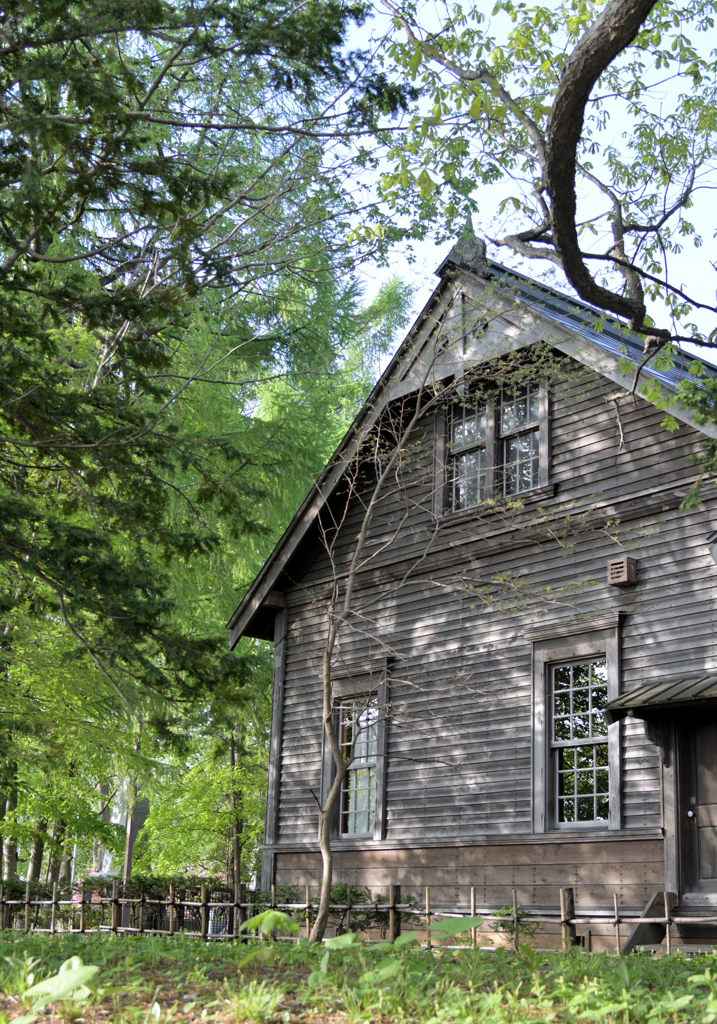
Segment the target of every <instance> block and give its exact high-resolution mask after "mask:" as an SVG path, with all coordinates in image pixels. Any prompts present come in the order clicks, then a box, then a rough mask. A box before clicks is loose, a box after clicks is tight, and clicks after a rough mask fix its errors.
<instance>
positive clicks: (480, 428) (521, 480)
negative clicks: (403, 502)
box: [447, 382, 549, 512]
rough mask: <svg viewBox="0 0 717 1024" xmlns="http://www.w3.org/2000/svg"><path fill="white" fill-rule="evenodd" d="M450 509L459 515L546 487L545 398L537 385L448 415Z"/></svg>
mask: <svg viewBox="0 0 717 1024" xmlns="http://www.w3.org/2000/svg"><path fill="white" fill-rule="evenodd" d="M448 441H449V451H448V501H447V504H448V509H449V511H451V512H459V511H461V510H463V509H467V508H473V507H475V506H478V505H480V504H482V503H483V502H485V501H489V500H491V499H495V498H499V497H515V496H520V495H522V494H525V493H527V492H529V491H534V490H536V489H537V488H538V487H541V486H543V485H546V484H547V483H548V470H549V451H548V447H549V442H548V395H547V385H546V384H541V383H538V382H535V383H530V384H526V385H524V386H522V387H518V388H514V389H504V390H503V392H496V393H495V394H494V395H491V396H488V397H485V398H481V399H479V398H477V396H475V395H474V394H473V395H471V393H470V392H468V393H467V394H465V395H462V396H461V397H460V398H458V399H457V400H456V401H455V402H454V403H453V405H452V408H451V410H450V425H449V437H448Z"/></svg>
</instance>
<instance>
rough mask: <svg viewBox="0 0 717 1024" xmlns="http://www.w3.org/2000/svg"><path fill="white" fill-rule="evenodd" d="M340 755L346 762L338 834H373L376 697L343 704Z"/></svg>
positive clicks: (374, 819) (376, 753)
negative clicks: (347, 763)
mask: <svg viewBox="0 0 717 1024" xmlns="http://www.w3.org/2000/svg"><path fill="white" fill-rule="evenodd" d="M341 753H342V754H343V755H344V759H345V760H346V761H348V762H349V765H348V768H347V769H346V774H345V776H344V781H343V784H342V787H341V825H340V831H341V834H342V835H366V834H368V833H373V829H374V824H375V821H376V772H377V762H378V700H377V698H375V697H371V698H370V699H368V700H350V701H344V703H342V705H341Z"/></svg>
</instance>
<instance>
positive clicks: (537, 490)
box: [441, 484, 558, 525]
mask: <svg viewBox="0 0 717 1024" xmlns="http://www.w3.org/2000/svg"><path fill="white" fill-rule="evenodd" d="M557 489H558V486H557V484H543V486H542V487H533V488H532V490H530V491H523V493H522V494H517V495H516V496H515V498H513V499H511V500H510V501H509V502H508V501H505V500H503V499H502V498H501V499H496V500H495V501H493V502H491V503H487V502H484V503H483V504H482V505H471V507H470V508H462V509H460V511H458V512H453V511H451V510H449V511H447V512H444V513H443V515H442V516H441V525H443V524H444V523H445V524H446V525H453V523H462V522H464V521H465V520H467V519H476V518H480V519H483V518H485V517H486V516H493V515H497V514H498V513H501V512H505V511H506V510H510V511H518V510H517V509H515V506H516V505H517V503H518V502H520V503H521V505H534V504H536V503H537V502H539V501H545V500H547V499H550V498H554V497H555V494H556V492H557Z"/></svg>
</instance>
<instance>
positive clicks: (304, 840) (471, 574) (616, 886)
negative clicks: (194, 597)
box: [276, 369, 717, 905]
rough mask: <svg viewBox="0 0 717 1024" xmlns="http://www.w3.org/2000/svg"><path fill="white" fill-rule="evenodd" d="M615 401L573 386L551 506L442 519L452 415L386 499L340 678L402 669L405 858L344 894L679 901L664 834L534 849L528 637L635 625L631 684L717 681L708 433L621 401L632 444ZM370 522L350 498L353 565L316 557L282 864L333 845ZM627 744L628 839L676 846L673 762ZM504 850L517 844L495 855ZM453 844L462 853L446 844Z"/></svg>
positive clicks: (634, 731)
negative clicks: (629, 575)
mask: <svg viewBox="0 0 717 1024" xmlns="http://www.w3.org/2000/svg"><path fill="white" fill-rule="evenodd" d="M614 393H615V385H614V384H613V383H612V382H611V381H609V380H605V379H603V378H601V377H599V376H598V375H597V374H595V373H592V372H589V371H584V370H583V369H581V370H580V371H579V373H577V374H576V376H574V377H573V378H571V379H569V380H567V381H566V382H564V383H562V384H559V385H556V386H555V387H554V389H553V394H552V395H551V406H550V415H551V472H550V479H551V481H552V482H553V483H554V484H555V485H556V493H555V495H554V497H552V498H551V497H546V498H545V499H544V500H541V502H540V503H539V505H538V506H536V507H531V506H530V505H526V506H525V507H524V508H523V509H522V510H521V509H517V510H516V509H514V510H513V511H512V512H500V511H495V512H492V513H486V512H485V510H477V511H476V512H475V513H468V514H464V513H459V514H457V515H455V516H452V515H450V514H449V515H445V516H443V517H442V518H441V520H440V521H439V522H438V524H437V523H436V519H435V517H434V515H433V512H432V509H433V496H434V492H435V488H436V487H437V486H438V485H439V484H440V481H437V480H436V479H434V455H433V453H434V446H435V443H436V434H435V431H436V429H438V428H439V426H440V421H439V420H435V419H433V418H428V419H427V420H426V422H425V424H424V425H423V427H422V432H421V434H420V435H418V436H417V439H416V442H417V443H416V447H415V449H413V450H412V451H411V453H410V457H408V458H407V459H406V460H405V461H404V464H403V466H402V467H401V474H400V484H401V486H400V487H394V488H393V489H392V491H391V492H390V493H388V494H386V495H385V496H384V497H383V498H382V499H381V500H380V501H379V503H378V506H377V509H376V512H375V514H374V517H373V520H372V522H371V525H370V528H369V532H368V542H367V548H366V556H367V557H366V559H365V560H364V562H363V564H362V569H361V572H360V573H359V577H358V580H357V586H356V595H355V602H354V611H355V612H357V618H356V628H355V629H347V630H344V631H343V632H342V633H341V635H340V639H339V643H338V647H337V664H340V666H341V671H342V672H344V673H347V672H350V671H351V669H352V667H353V670H354V671H356V672H360V671H361V665H362V664H365V662H366V661H367V660H370V661H372V662H373V663H380V662H381V661H382V660H385V659H386V658H387V657H388V656H390V657H391V658H392V659H394V660H393V662H392V667H391V680H390V702H391V708H390V714H389V721H388V737H387V770H386V798H385V799H386V840H385V843H386V844H388V845H389V846H390V844H391V843H392V842H398V843H402V844H404V847H405V848H401V849H396V850H391V849H383V847H382V845H381V844H368V846H369V847H370V848H369V849H365V850H359V849H356V850H354V851H353V852H349V851H347V850H343V851H342V850H341V849H339V851H338V852H337V880H339V881H350V882H352V883H353V884H361V885H364V884H366V885H369V886H371V887H372V888H375V887H379V886H380V885H382V884H388V882H391V883H394V884H406V885H408V884H411V885H421V884H431V885H439V884H443V883H442V882H440V881H439V879H441V878H443V879H445V884H452V885H477V886H481V887H483V888H482V892H483V895H482V896H479V899H483V900H484V901H485V902H487V903H488V904H490V903H496V902H497V903H498V904H499V905H500V903H501V902H506V899H505V898H504V895H505V893H506V891H509V888H510V886H511V885H517V886H518V888H519V898H520V899H521V901H523V902H525V903H541V902H544V903H554V902H555V901H556V899H557V889H558V888H559V887H560V886H562V885H568V884H574V885H576V886H577V893H578V900H580V899H584V900H588V901H589V900H591V899H594V900H599V899H600V898H602V897H601V896H600V891H601V890H600V886H601V885H603V886H611V887H612V888H611V892H612V891H616V892H618V893H619V894H620V898H621V900H622V899H624V900H625V901H627V902H634V903H636V904H639V903H640V902H643V901H644V898H646V896H649V894H650V892H651V891H653V889H655V888H660V887H661V886H662V885H663V883H664V863H663V856H662V843H661V840H659V839H657V838H655V839H651V840H649V841H647V840H646V841H645V842H643V843H640V842H637V841H636V840H630V841H627V840H626V841H625V842H616V840H615V839H614V838H612V839H611V841H610V842H605V843H604V844H603V845H602V846H601V844H600V843H598V842H591V841H585V842H580V841H579V840H577V839H575V838H574V834H573V833H565V838H561V837H556V835H555V834H549V835H547V836H545V837H544V842H542V843H541V842H538V839H539V837H537V836H533V837H532V839H531V844H529V845H520V843H525V842H526V837H531V817H532V761H531V758H532V754H531V751H532V728H533V727H532V715H533V712H532V700H533V680H532V668H531V646H530V644H529V643H528V642H527V641H526V640H525V639H524V633H525V632H526V630H529V629H531V628H532V627H534V626H535V625H536V624H538V623H541V624H542V623H556V624H558V623H560V622H562V621H565V620H567V619H572V618H574V617H576V616H582V617H584V618H586V619H590V618H591V617H595V616H600V615H604V614H606V613H607V612H610V611H617V610H621V611H624V612H626V616H625V618H624V621H623V625H622V632H621V652H620V656H621V686H622V688H623V690H630V689H633V688H636V687H638V686H640V685H642V684H643V683H644V682H645V681H646V680H651V679H656V678H669V677H670V676H675V677H678V676H680V675H686V674H689V673H696V672H701V671H705V670H708V669H713V668H715V667H717V647H716V646H715V639H716V638H715V590H716V584H717V570H716V569H715V566H714V564H713V563H712V561H711V558H710V557H709V553H708V551H707V549H706V546H705V537H706V534H707V533H708V532H709V531H710V530H711V529H713V528H714V527H715V526H717V521H716V519H717V516H716V515H715V511H714V503H713V501H712V500H710V501H706V502H704V503H703V504H702V505H700V506H699V507H698V508H696V509H693V510H688V511H684V510H681V509H680V507H679V505H680V502H681V500H682V498H683V497H684V496H685V494H686V493H687V490H688V488H689V487H690V486H691V484H692V482H693V480H694V479H695V475H696V473H695V467H694V465H692V464H691V463H690V461H689V460H690V457H691V456H692V455H694V453H695V452H697V451H698V450H699V446H700V442H701V435H700V434H699V433H698V432H697V431H696V430H694V429H693V428H691V427H685V426H681V427H680V428H679V430H677V431H675V432H674V433H669V432H667V431H666V430H665V429H664V428H662V427H661V426H660V423H661V421H662V419H663V418H664V414H663V413H661V412H659V411H658V410H656V409H654V408H653V407H652V406H650V405H649V404H647V403H646V402H644V401H643V400H642V399H640V398H626V397H623V398H622V399H620V401H619V412H620V422H621V425H622V432H623V438H624V443H623V444H622V446H621V439H620V430H619V426H618V421H617V417H616V412H615V405H614V404H613V403H611V402H609V401H606V396H609V395H614ZM675 492H678V493H677V494H676V493H675ZM365 497H366V496H364V498H365ZM363 508H364V503H363V502H362V501H361V500H358V499H357V500H354V501H353V502H352V504H351V506H350V507H349V509H348V512H347V514H346V517H345V520H344V523H343V527H342V530H341V533H340V535H339V537H338V539H337V540H336V543H335V545H334V551H333V557H332V558H330V557H329V555H328V553H327V552H326V550H325V549H324V548H323V546H322V545H321V543H320V542H319V541H316V544H315V548H314V554H313V556H312V558H311V559H310V560H309V563H310V564H309V565H308V568H307V569H306V571H305V572H304V574H303V576H302V578H301V580H300V581H298V582H296V583H294V584H293V585H292V586H290V587H289V588H288V589H287V590H286V596H287V602H288V609H289V611H288V614H289V630H288V637H287V654H286V678H285V703H284V718H283V734H282V761H281V764H282V775H281V787H280V799H279V833H278V834H279V849H280V848H281V845H282V844H284V845H286V846H292V847H296V846H297V844H299V846H298V847H297V848H300V847H301V844H308V847H310V848H311V849H312V850H313V849H314V846H315V842H316V832H317V814H316V807H315V803H314V799H313V796H312V794H311V790H312V789H313V790H314V792H316V793H317V794H318V792H319V790H320V787H321V761H322V736H321V729H322V726H321V694H320V675H321V657H322V653H323V649H322V648H323V643H324V638H325V636H326V629H327V624H326V615H327V607H328V600H329V596H330V592H331V586H332V581H333V579H334V574H335V573H338V575H339V578H341V574H342V573H344V572H345V571H346V569H347V567H348V565H349V563H350V560H351V557H352V554H353V547H354V544H355V539H356V536H357V534H358V532H359V529H360V527H361V522H362V518H363V514H364V512H363ZM547 510H552V515H551V516H548V517H547V519H546V517H545V514H544V513H545V511H547ZM335 514H336V513H335ZM436 525H438V530H437V532H436ZM429 541H430V547H429ZM382 545H386V547H385V550H381V546H382ZM624 553H628V554H630V555H631V556H632V557H635V558H636V559H637V560H638V566H639V568H638V584H637V586H636V587H634V588H630V589H626V590H620V589H616V588H613V587H610V586H608V585H607V582H606V580H605V566H606V562H607V560H608V559H609V558H612V557H616V556H619V555H622V554H624ZM621 729H622V743H621V770H622V803H621V807H622V825H623V828H624V829H626V830H637V831H638V832H639V830H651V834H653V835H656V830H658V829H660V827H661V826H662V825H663V816H662V793H661V766H660V759H659V753H658V751H657V749H656V748H655V747H654V746H653V745H652V744H651V743H650V742H649V741H648V740H647V739H646V737H645V733H644V728H643V726H642V723H641V722H637V721H633V720H631V719H628V720H626V721H625V722H624V723H623V725H622V727H621ZM500 837H504V839H505V842H506V843H511V842H515V843H518V845H513V846H510V845H509V846H501V847H500V848H498V847H496V846H492V845H491V844H492V843H495V842H497V841H498V840H499V839H500ZM511 837H513V839H511ZM452 839H453V840H455V841H456V842H459V843H460V844H463V845H462V846H460V847H459V848H456V849H454V848H453V847H451V846H443V847H436V848H435V849H433V848H430V849H429V848H427V847H426V843H427V842H429V841H430V842H433V843H434V844H435V843H440V842H443V841H444V840H445V841H446V842H450V840H452ZM471 843H472V845H471ZM338 845H339V847H341V844H340V843H339V844H338ZM359 845H360V844H359ZM466 851H467V852H466ZM283 857H284V858H285V859H282V858H283ZM491 858H492V859H491ZM598 868H599V870H600V877H599V879H596V874H595V872H596V870H597V869H598ZM318 875H319V871H318V861H317V859H316V855H315V853H313V852H312V853H311V854H309V853H307V854H306V855H304V854H299V853H297V852H292V853H287V854H285V855H280V856H278V859H277V876H276V877H277V882H281V881H286V882H292V883H294V884H297V883H301V881H302V879H303V880H305V881H307V882H311V884H314V883H315V882H316V881H317V880H318ZM506 886H508V889H507V890H506ZM501 894H502V895H501ZM581 894H582V895H581ZM603 895H604V894H603Z"/></svg>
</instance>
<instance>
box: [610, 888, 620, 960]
mask: <svg viewBox="0 0 717 1024" xmlns="http://www.w3.org/2000/svg"><path fill="white" fill-rule="evenodd" d="M612 902H613V906H614V907H615V945H616V946H617V955H618V956H620V914H619V913H618V907H617V893H616V892H614V893H613V894H612Z"/></svg>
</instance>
